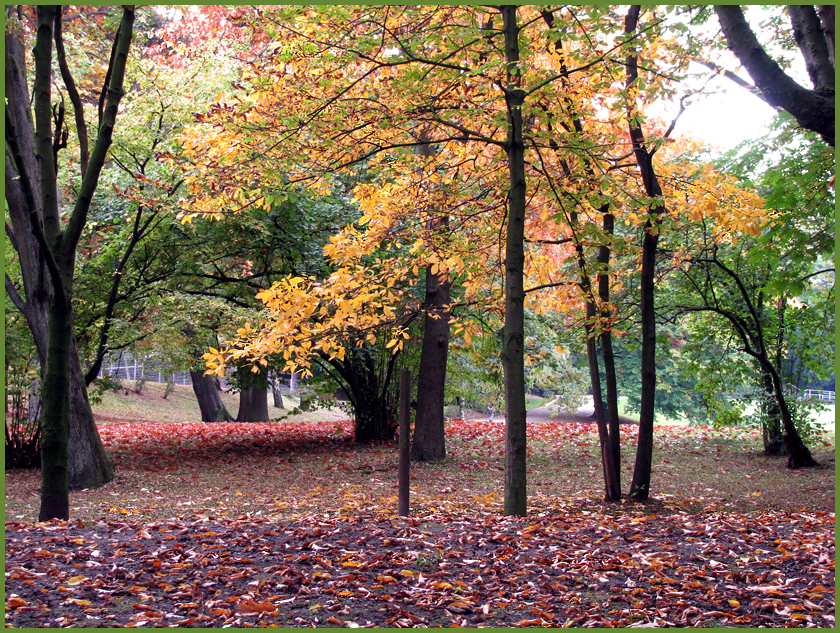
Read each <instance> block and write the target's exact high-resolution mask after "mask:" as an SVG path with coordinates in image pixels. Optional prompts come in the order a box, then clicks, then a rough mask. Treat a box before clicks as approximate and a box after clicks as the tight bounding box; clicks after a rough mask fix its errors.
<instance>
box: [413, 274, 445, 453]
mask: <svg viewBox="0 0 840 633" xmlns="http://www.w3.org/2000/svg"><path fill="white" fill-rule="evenodd" d="M441 277H443V275H441V276H440V277H439V276H437V275H433V274H432V269H431V266H429V267H427V268H426V302H425V306H426V315H425V320H424V326H423V347H422V350H421V352H420V369H419V373H418V376H417V411H416V413H415V418H414V438H413V441H412V443H411V459H412V461H415V462H429V461H436V460H440V459H443V458H444V457H446V437H445V435H444V427H443V421H444V420H443V417H444V416H443V406H444V387H445V384H446V360H447V355H448V352H449V310H448V309H444V306H446V305H448V304H449V288H450V282H449V280H448V279H442V278H441Z"/></svg>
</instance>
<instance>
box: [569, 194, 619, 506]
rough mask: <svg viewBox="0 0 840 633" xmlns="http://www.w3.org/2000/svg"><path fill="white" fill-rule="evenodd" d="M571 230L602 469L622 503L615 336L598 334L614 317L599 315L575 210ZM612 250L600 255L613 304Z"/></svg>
mask: <svg viewBox="0 0 840 633" xmlns="http://www.w3.org/2000/svg"><path fill="white" fill-rule="evenodd" d="M608 211H609V208H608V207H607V208H602V212H603V217H604V223H605V228H606V227H607V226H609V227H610V233H611V232H612V230H611V229H612V224H611V221H610V222H608V221H607V219H606V217H607V215H609V216H610V218H612V215H611V214H609V213H608ZM570 224H571V228H572V233H573V236H574V237H573V239H574V241H575V249H576V251H577V258H578V267H579V268H580V271H581V276H580V282H579V284H580V288H581V291H582V292H583V295H584V296H585V297H587V298H588V299H587V301H586V323H585V325H584V329H585V331H586V357H587V361H588V363H589V379H590V383H591V385H592V403H593V406H594V408H595V424H596V426H597V428H598V440H599V445H600V448H601V466H602V468H603V472H604V500H605V501H618V500H619V499H621V444H620V437H619V433H620V425H619V423H618V387H617V383H616V373H615V357H614V355H613V352H612V333H611V332H610V331H609V330H607V331H603V332H598V331H597V329H596V326H595V321H596V319H598V318H599V316H600V317H601V318H607V319H609V317H610V315H609V313H608V311H607V312H605V311H604V310H603V309H602V310H601V311H600V312H599V310H598V308H597V306H596V302H595V296H594V292H595V291H594V289H593V288H592V282H591V280H590V278H589V274H588V273H587V266H586V259H585V258H584V253H583V244H582V243H581V241H580V240H579V239H578V237H577V229H578V224H579V223H578V214H577V213H576V212H574V211H572V214H571V222H570ZM609 252H610V249H609V247H608V246H606V245H605V246H602V247H600V248H599V252H598V263H599V272H598V294H599V299H600V301H601V302H602V304H603V303H604V302H608V301H609V271H608V270H607V269H605V268H603V266H604V265H606V266H608V265H609V258H610V254H609ZM599 342H600V343H601V346H602V350H603V355H604V369H605V372H604V373H605V378H606V381H607V406H606V407H605V406H604V394H603V390H602V385H601V371H600V368H599V363H598V343H599Z"/></svg>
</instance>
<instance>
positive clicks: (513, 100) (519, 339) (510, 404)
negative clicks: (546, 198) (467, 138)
mask: <svg viewBox="0 0 840 633" xmlns="http://www.w3.org/2000/svg"><path fill="white" fill-rule="evenodd" d="M499 10H500V11H501V13H502V19H503V33H504V38H505V43H504V46H505V61H506V62H507V79H506V84H507V85H506V86H505V88H504V92H505V103H506V105H507V140H506V142H505V151H506V152H507V160H508V173H509V178H508V182H509V188H508V219H507V237H506V241H505V324H504V328H503V331H502V336H503V343H502V365H503V367H504V380H505V500H504V513H505V515H506V516H511V515H515V516H525V515H526V514H527V505H528V504H527V474H526V469H527V426H526V417H525V415H526V409H525V347H524V343H525V211H526V205H527V202H526V197H525V186H526V181H525V141H524V138H523V130H522V105H523V104H524V103H525V91H524V90H522V88H521V85H520V83H521V76H520V73H519V69H518V68H517V65H518V63H519V30H520V27H519V25H518V24H517V16H516V7H515V6H502V7H500V9H499Z"/></svg>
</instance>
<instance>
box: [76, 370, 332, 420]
mask: <svg viewBox="0 0 840 633" xmlns="http://www.w3.org/2000/svg"><path fill="white" fill-rule="evenodd" d="M122 384H123V385H124V387H125V389H124V390H123V391H119V392H114V391H108V392H106V393H104V394H102V401H101V402H100V403H98V404H94V405H93V415H94V418H95V419H96V421H97V422H99V423H100V424H107V423H109V422H116V421H119V422H201V411H200V410H199V408H198V402H197V401H196V399H195V394H193V390H192V387H189V386H184V385H175V388H174V391H173V392H172V394H171V395H170V396H169V397H168V398H166V399H164V397H163V396H164V395H165V392H166V385H165V384H162V383H151V382H147V383H146V384H145V385H143V388H142V390H141V393H140V394H137V393H136V392H135V388H136V383H135V382H134V381H131V380H124V381H122ZM222 400H223V401H224V403H225V406H226V407H227V409H228V411H230V414H231V415H232V416H233V417H236V412H237V410H238V407H239V394H238V393H222ZM273 402H274V400H273V398H272V397H271V395H270V394H269V396H268V407H269V408H268V414H269V416H270V417H271V418H272V419H277V418H283V419H284V420H290V421H307V420H343V419H346V418H347V417H348V416H347V414H346V413H344V412H342V411H339V410H332V411H318V412H307V413H299V414H295V415H291V412H292V410H293V409H294V408H295V407H296V406H298V404H300V401H299V400H298V399H297V398H292V397H287V396H284V397H283V404H284V405H285V406H286V408H285V409H277V408H274V407H272V404H273Z"/></svg>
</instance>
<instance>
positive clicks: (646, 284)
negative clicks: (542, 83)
mask: <svg viewBox="0 0 840 633" xmlns="http://www.w3.org/2000/svg"><path fill="white" fill-rule="evenodd" d="M639 11H640V7H639V5H634V6H632V7H630V9H629V11H628V12H627V17H626V19H625V23H624V32H625V33H626V34H627V35H630V34H632V33H634V32H635V31H636V26H637V23H638V19H639ZM637 61H638V60H637V56H636V53H635V50H634V49H632V48H631V50H630V52H629V53H628V55H627V67H626V72H627V77H626V86H627V87H628V88H629V87H630V86H632V84H633V83H635V81H636V80H637V78H638V66H637ZM627 118H628V125H629V128H630V139H631V141H632V142H633V154H634V155H635V158H636V163H637V164H638V166H639V173H640V174H641V176H642V182H643V184H644V188H645V193H646V194H647V196H648V197H649V198H651V199H653V200H655V201H658V200H661V199H662V188H661V187H660V185H659V180H658V178H657V176H656V172H655V171H654V168H653V155H652V154H651V153H650V152H649V151H648V150H647V147H646V146H645V136H644V133H643V132H642V128H641V126H640V125H639V123H638V112H637V111H636V104H635V103H631V104H629V108H628V117H627ZM664 213H665V207H664V205H663V204H662V203H661V202H655V203H654V206H653V207H652V208H651V209H650V217H651V218H652V219H649V220H648V221H647V222H646V223H645V233H644V237H643V238H642V270H641V272H640V274H639V292H640V312H641V314H640V319H641V322H642V324H641V327H642V336H641V338H642V369H641V373H642V394H641V406H640V412H639V439H638V443H637V448H636V464H635V467H634V469H633V481H632V482H631V484H630V494H629V496H630V497H631V498H632V499H635V500H636V501H645V500H646V499H647V498H648V496H649V494H650V475H651V467H652V463H653V420H654V415H655V406H656V313H655V311H654V288H655V283H654V282H655V273H656V249H657V245H658V243H659V225H658V222H657V219H658V218H659V217H660V216H662V215H663V214H664Z"/></svg>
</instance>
